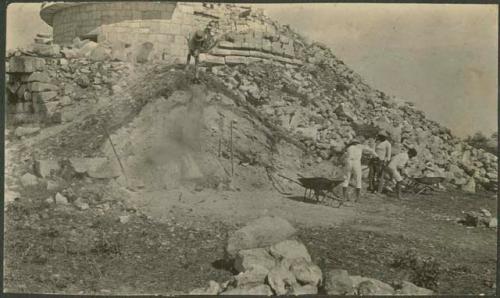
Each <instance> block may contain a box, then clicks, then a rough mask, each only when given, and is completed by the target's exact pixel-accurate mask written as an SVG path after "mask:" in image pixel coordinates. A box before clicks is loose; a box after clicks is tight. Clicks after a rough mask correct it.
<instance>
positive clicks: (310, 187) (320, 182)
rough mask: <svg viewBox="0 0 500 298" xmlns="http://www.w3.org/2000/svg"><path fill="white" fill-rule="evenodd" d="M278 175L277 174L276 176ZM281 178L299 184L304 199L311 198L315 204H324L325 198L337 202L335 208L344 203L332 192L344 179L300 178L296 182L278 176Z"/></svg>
mask: <svg viewBox="0 0 500 298" xmlns="http://www.w3.org/2000/svg"><path fill="white" fill-rule="evenodd" d="M278 175H279V174H278ZM279 176H280V177H282V178H285V179H287V180H290V181H292V182H295V183H297V184H299V185H300V186H302V187H304V189H305V191H304V199H308V200H310V199H312V198H313V197H314V198H315V199H316V201H317V202H324V199H325V198H327V197H328V198H330V199H332V200H333V201H337V202H338V203H339V205H338V206H337V208H338V207H340V206H342V204H343V203H344V201H343V199H342V198H340V197H339V196H337V195H336V194H335V193H334V192H333V190H334V189H335V188H336V187H337V186H338V185H340V184H341V183H342V182H343V181H344V179H334V180H332V179H327V178H323V177H310V178H306V177H300V178H299V179H298V180H299V182H297V181H295V180H293V179H290V178H288V177H285V176H283V175H279Z"/></svg>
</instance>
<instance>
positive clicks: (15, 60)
mask: <svg viewBox="0 0 500 298" xmlns="http://www.w3.org/2000/svg"><path fill="white" fill-rule="evenodd" d="M44 66H45V60H44V59H42V58H38V57H30V56H13V57H11V58H10V60H9V73H30V72H35V71H37V70H41V69H43V67H44Z"/></svg>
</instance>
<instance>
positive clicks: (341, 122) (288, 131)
mask: <svg viewBox="0 0 500 298" xmlns="http://www.w3.org/2000/svg"><path fill="white" fill-rule="evenodd" d="M235 11H237V12H238V13H232V12H231V10H229V11H226V12H227V13H224V14H223V15H221V16H219V17H220V19H219V28H218V30H219V33H220V34H219V37H220V40H219V42H218V44H217V46H216V47H215V48H213V49H212V50H211V51H210V53H209V54H207V55H208V56H214V57H216V56H217V55H219V56H224V57H226V58H227V57H233V58H234V57H239V58H237V59H236V58H234V59H233V60H232V62H231V63H226V61H225V60H224V62H222V61H220V59H219V60H217V59H216V60H217V61H214V60H213V59H208V58H207V59H205V58H206V57H205V58H203V59H202V64H203V65H204V67H203V68H202V72H203V73H202V76H203V77H204V82H205V83H208V82H216V83H217V84H219V86H218V88H219V89H218V90H216V91H217V92H229V93H231V94H232V99H233V100H236V99H237V100H236V101H237V102H238V105H240V106H241V105H242V106H244V107H245V109H247V110H249V111H251V112H252V116H254V117H256V118H258V119H259V121H261V122H262V123H264V124H265V126H267V127H268V128H271V133H272V134H273V136H272V137H278V138H284V139H286V140H287V142H289V143H294V144H295V145H296V146H298V147H300V148H302V149H305V150H306V152H307V153H309V154H310V156H311V157H313V160H309V161H307V163H308V165H309V166H313V165H315V164H318V163H321V162H322V161H324V160H329V159H330V158H331V157H332V153H333V156H337V157H338V156H339V155H340V154H341V152H342V150H343V149H344V147H345V144H347V143H348V142H349V141H350V140H351V139H353V138H354V137H355V136H360V135H362V136H367V137H369V136H373V134H374V132H376V131H378V130H380V129H383V130H386V131H387V132H388V133H389V135H390V138H391V141H392V142H393V145H394V150H393V151H394V153H397V152H398V150H399V149H400V147H401V143H402V142H403V141H405V142H408V143H411V144H413V145H414V146H415V147H416V149H417V152H418V156H417V158H416V159H415V160H412V161H411V162H410V164H409V166H410V168H409V171H408V173H409V175H410V176H414V177H419V176H443V177H445V178H446V182H448V183H452V184H454V185H455V186H457V187H460V188H462V189H463V190H464V191H468V192H475V191H476V187H477V185H480V186H482V187H483V188H485V189H488V190H493V191H494V190H495V189H496V185H497V182H498V181H497V180H498V179H497V173H498V171H497V157H496V156H495V155H493V154H490V153H488V152H485V151H484V150H482V149H476V148H473V147H471V146H470V145H468V144H466V143H465V142H463V141H462V140H460V139H458V138H457V137H455V136H453V134H452V133H451V131H450V130H449V129H447V128H445V127H443V126H441V125H439V124H438V123H436V122H435V121H432V120H429V119H427V118H426V117H425V114H424V113H423V112H422V111H419V110H417V109H416V108H415V107H414V105H413V104H412V103H408V102H402V101H400V100H397V99H395V98H393V97H391V96H388V95H386V94H385V93H383V92H381V91H378V90H375V89H373V88H371V87H370V86H369V85H368V84H366V83H365V82H364V81H363V79H362V78H361V77H360V76H359V75H358V74H356V73H355V72H353V71H352V70H350V69H349V68H348V67H347V66H346V65H345V64H344V63H343V62H342V61H341V60H340V59H338V58H337V57H336V56H335V55H334V54H333V52H332V50H331V49H329V48H328V47H326V46H325V45H323V44H321V43H317V42H310V41H308V40H307V39H306V38H304V37H303V36H301V35H299V34H297V33H296V32H295V31H293V30H292V29H291V28H290V27H288V26H281V25H279V24H278V23H276V22H275V21H273V20H272V19H270V18H269V17H267V16H265V14H263V13H262V12H261V11H252V10H251V9H250V10H249V11H248V13H242V12H241V11H239V10H235ZM233 24H240V26H233ZM267 42H269V44H268V43H267ZM35 45H37V46H34V47H33V48H32V49H30V50H27V51H18V52H16V53H14V54H12V56H11V57H10V59H9V61H8V68H7V72H8V84H7V87H8V90H9V92H10V95H11V96H10V98H14V100H13V103H12V104H9V105H8V107H9V111H8V114H9V117H8V119H13V120H14V122H17V123H23V122H28V123H30V122H31V123H33V122H36V121H39V120H40V119H41V120H43V121H48V122H52V123H54V122H55V123H68V122H69V123H71V122H73V121H75V119H76V118H77V117H78V116H79V115H82V114H89V113H93V112H95V102H97V104H98V106H99V104H101V105H102V106H106V105H109V104H112V103H110V102H109V101H110V100H116V99H118V100H121V99H122V98H120V96H121V97H128V96H130V94H126V92H123V89H125V88H126V87H129V88H130V86H128V85H127V84H128V83H127V82H133V81H134V80H133V79H135V80H136V81H135V84H134V85H136V86H137V85H140V84H138V82H137V80H145V79H153V80H158V77H156V78H155V77H154V76H149V78H147V77H148V75H144V74H141V73H140V71H139V70H138V68H137V67H133V65H134V64H131V63H130V62H131V61H133V62H141V63H146V64H148V63H149V62H152V61H154V60H153V59H154V55H151V53H143V52H142V51H140V50H137V51H136V52H134V53H122V52H120V51H113V49H112V48H110V47H109V45H106V44H98V43H95V42H93V41H89V40H84V41H81V40H79V39H75V40H74V41H73V44H72V45H70V46H64V47H62V48H61V47H60V46H58V45H55V44H52V42H51V40H50V37H47V36H44V35H43V36H42V35H40V36H38V37H37V39H36V42H35ZM266 45H270V47H269V48H268V47H267V46H266ZM128 50H131V49H128ZM266 52H268V54H269V55H267V56H266V55H263V56H262V55H261V57H260V58H258V57H253V58H255V59H248V58H251V56H252V55H254V56H255V55H257V54H256V53H266ZM120 54H125V55H120ZM131 55H132V56H133V57H134V59H132V60H130V59H129V58H130V56H131ZM259 55H260V54H259ZM208 56H207V57H208ZM127 57H128V58H127ZM138 57H139V58H140V57H142V58H141V59H139V60H140V61H138ZM277 57H282V58H283V59H285V60H283V59H281V58H280V59H278V58H277ZM287 57H288V58H287ZM257 58H258V59H257ZM286 59H288V60H286ZM229 60H231V59H229ZM289 60H290V61H289ZM136 65H137V64H136ZM139 68H140V67H139ZM145 69H147V71H155V70H153V69H152V68H148V67H145ZM156 71H158V70H156ZM277 74H278V75H277ZM176 76H178V77H179V75H176ZM126 77H129V78H128V79H127V80H124V78H126ZM181 77H182V75H181ZM141 83H143V85H149V87H151V88H156V90H155V89H153V90H154V91H153V92H151V93H156V94H160V93H161V92H158V89H161V90H165V89H166V88H162V87H160V86H159V84H158V83H157V84H154V82H153V83H149V84H148V82H141ZM221 88H222V89H227V90H220V89H221ZM144 89H145V86H142V88H141V90H142V91H144ZM155 91H156V92H155ZM171 91H173V90H170V92H171ZM131 95H132V99H127V100H128V101H130V103H131V104H132V105H135V103H134V101H135V102H138V103H139V104H138V105H137V106H136V107H134V108H133V109H134V110H136V112H134V114H137V109H140V108H142V106H144V101H143V100H144V97H147V95H145V94H141V95H139V94H137V93H136V94H131ZM137 97H141V98H137ZM9 103H10V101H9ZM75 105H76V106H78V108H75V107H74V106H75ZM92 108H94V109H92ZM113 108H116V106H113ZM107 116H108V117H110V118H112V117H113V115H107ZM129 116H130V115H129ZM30 117H31V118H34V119H27V118H30ZM110 121H111V122H113V121H112V120H110ZM90 122H92V121H90ZM97 122H99V121H97ZM119 123H120V124H122V123H123V121H118V123H116V124H115V125H108V126H109V127H108V128H109V129H110V130H115V129H116V128H117V125H119ZM99 125H102V124H101V123H99ZM84 126H86V127H87V128H83V127H81V128H82V129H83V130H86V129H95V127H96V124H95V123H88V124H87V125H84ZM36 133H37V131H36V129H31V130H30V129H26V128H22V129H21V128H18V130H17V131H16V135H18V136H20V137H22V136H25V135H26V136H29V135H32V134H36ZM71 137H73V135H72V136H71ZM103 140H104V139H103V136H102V135H101V137H100V138H99V139H98V140H97V141H95V144H96V146H92V148H93V150H97V149H98V148H96V147H98V146H97V144H102V143H103ZM68 141H70V140H68ZM75 143H76V142H75ZM337 165H339V166H340V163H338V164H337ZM268 166H269V164H268Z"/></svg>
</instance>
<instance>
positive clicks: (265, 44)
mask: <svg viewBox="0 0 500 298" xmlns="http://www.w3.org/2000/svg"><path fill="white" fill-rule="evenodd" d="M262 50H263V51H264V52H268V53H271V52H272V43H271V41H269V40H267V39H263V40H262Z"/></svg>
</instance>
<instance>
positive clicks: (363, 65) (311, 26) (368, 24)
mask: <svg viewBox="0 0 500 298" xmlns="http://www.w3.org/2000/svg"><path fill="white" fill-rule="evenodd" d="M255 6H258V7H263V8H264V9H265V11H266V12H267V14H268V15H269V16H271V17H273V18H274V19H276V20H278V21H279V22H281V23H282V24H289V25H291V27H293V28H294V29H296V30H297V31H299V32H300V33H302V34H304V35H307V36H308V37H309V38H310V39H311V40H317V41H321V42H323V43H325V44H327V45H328V46H330V47H331V48H332V49H333V51H334V53H335V54H336V55H337V57H338V58H340V59H341V60H343V61H344V62H345V63H346V64H347V65H348V66H350V67H351V68H352V69H353V70H355V71H356V72H358V73H359V74H360V75H362V76H363V77H364V78H365V79H366V80H367V82H368V83H369V84H371V85H372V86H373V87H375V88H377V89H380V90H382V91H384V92H385V93H387V94H390V95H394V96H396V97H399V98H401V99H403V100H407V101H412V102H415V103H416V105H417V106H418V107H419V108H421V109H422V110H424V111H425V112H426V114H427V115H428V116H429V117H430V118H431V119H434V120H436V121H438V122H440V123H442V124H444V125H446V126H448V127H449V128H451V129H452V131H453V132H454V133H455V134H457V135H458V136H465V135H467V134H472V133H474V132H476V131H482V132H484V133H487V134H490V133H491V132H493V131H496V129H497V94H498V93H497V82H498V81H497V73H498V71H497V67H498V60H497V55H498V8H497V6H496V5H451V4H446V5H437V4H329V3H328V4H286V5H283V4H260V5H255ZM39 8H40V3H36V4H18V3H16V4H11V5H9V7H8V10H7V48H8V49H9V48H15V47H17V46H21V45H26V44H28V43H29V42H31V41H32V40H33V37H34V35H35V34H36V33H38V32H50V27H49V26H47V25H46V24H45V23H44V22H43V21H42V20H41V19H40V17H39V15H38V11H39Z"/></svg>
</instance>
